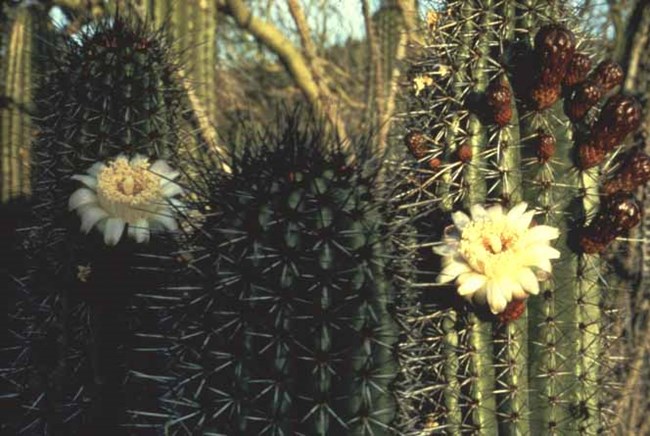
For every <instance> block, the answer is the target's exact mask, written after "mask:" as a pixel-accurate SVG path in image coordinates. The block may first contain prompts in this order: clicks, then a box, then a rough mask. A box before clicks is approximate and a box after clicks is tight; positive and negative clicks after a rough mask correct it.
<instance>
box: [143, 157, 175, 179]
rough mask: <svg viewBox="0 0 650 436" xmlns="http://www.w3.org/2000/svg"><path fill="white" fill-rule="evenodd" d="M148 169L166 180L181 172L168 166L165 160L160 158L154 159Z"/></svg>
mask: <svg viewBox="0 0 650 436" xmlns="http://www.w3.org/2000/svg"><path fill="white" fill-rule="evenodd" d="M149 170H150V171H151V172H153V173H154V174H156V175H159V176H161V177H162V178H164V179H167V180H174V179H175V178H177V177H178V176H179V175H180V174H181V173H180V172H178V171H176V170H175V169H173V168H172V167H170V166H169V164H168V163H167V162H165V161H164V160H161V159H159V160H157V161H155V162H154V163H153V165H151V167H149Z"/></svg>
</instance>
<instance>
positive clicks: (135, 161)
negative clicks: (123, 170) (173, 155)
mask: <svg viewBox="0 0 650 436" xmlns="http://www.w3.org/2000/svg"><path fill="white" fill-rule="evenodd" d="M148 161H149V158H148V157H147V156H145V155H142V154H140V153H136V154H134V155H133V157H132V158H131V160H130V161H129V165H131V166H133V165H136V164H139V163H140V162H148Z"/></svg>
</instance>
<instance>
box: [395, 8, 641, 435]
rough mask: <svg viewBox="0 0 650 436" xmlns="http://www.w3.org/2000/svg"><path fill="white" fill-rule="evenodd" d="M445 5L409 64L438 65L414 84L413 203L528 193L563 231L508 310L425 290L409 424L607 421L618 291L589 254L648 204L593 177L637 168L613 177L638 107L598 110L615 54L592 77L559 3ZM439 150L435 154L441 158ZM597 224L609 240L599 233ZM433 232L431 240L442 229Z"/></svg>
mask: <svg viewBox="0 0 650 436" xmlns="http://www.w3.org/2000/svg"><path fill="white" fill-rule="evenodd" d="M446 9H447V10H445V11H444V13H443V15H444V16H445V17H446V18H444V19H443V20H442V21H441V22H440V23H438V24H437V31H436V32H434V34H433V40H432V41H430V45H429V46H428V47H425V48H423V49H422V57H421V58H419V59H417V60H416V61H415V62H414V63H413V65H412V70H413V72H414V73H413V74H414V75H417V74H419V75H428V76H430V77H435V78H436V79H435V84H433V85H432V86H429V87H427V88H425V89H424V90H423V91H422V92H419V93H413V94H416V95H413V94H411V95H409V97H408V100H409V105H410V112H409V114H408V115H407V116H406V120H407V121H406V126H407V129H408V131H409V132H411V133H410V134H408V135H410V136H407V138H409V140H410V141H407V143H409V142H413V141H412V138H413V135H414V134H415V133H413V132H417V135H419V136H418V138H419V141H418V143H417V145H418V147H417V150H418V155H419V156H417V157H418V158H419V159H418V160H419V162H420V163H419V164H418V165H417V167H416V170H415V172H414V179H415V180H418V184H417V185H416V186H414V188H413V189H412V191H410V193H411V194H413V207H414V208H416V210H417V208H423V207H427V209H425V210H429V211H431V212H430V214H431V216H432V217H431V218H429V219H430V220H434V219H436V218H435V215H436V214H440V212H447V211H453V210H461V209H462V210H469V209H470V207H471V206H472V205H476V204H490V203H500V204H502V205H504V206H505V207H507V208H510V207H513V206H514V205H516V204H518V203H519V202H521V201H526V202H527V203H528V205H529V207H532V208H534V209H536V210H537V212H538V214H537V216H536V217H535V221H536V222H537V224H542V223H544V224H547V225H550V226H553V227H556V228H557V229H559V233H560V237H559V238H558V239H557V240H555V241H554V242H553V247H554V248H556V249H557V250H559V251H560V253H561V257H560V260H559V261H557V262H556V263H555V265H554V267H553V273H552V275H551V276H550V277H549V279H548V280H546V281H543V282H542V283H540V287H541V290H540V293H539V296H531V297H530V298H527V299H525V300H516V299H515V300H512V301H511V302H510V304H509V305H508V306H507V307H506V309H505V310H504V311H503V312H501V313H499V314H498V316H494V315H492V314H490V313H488V312H487V311H485V310H484V309H482V308H481V307H480V306H475V305H471V304H468V303H465V302H463V301H462V300H461V299H460V298H458V296H457V295H456V293H457V291H456V288H455V286H454V287H451V288H438V289H432V290H427V291H423V292H424V293H423V295H422V299H423V306H422V307H423V310H422V312H421V313H420V315H419V316H413V317H412V322H411V325H412V326H413V331H412V337H411V340H410V341H407V342H406V343H405V344H404V351H405V353H406V354H407V355H411V356H417V357H418V358H415V357H414V358H413V359H412V360H411V362H412V363H411V365H412V368H411V369H410V370H408V371H410V374H411V380H413V383H412V386H413V388H412V393H413V397H414V398H415V399H416V400H417V399H419V401H420V402H419V406H418V407H417V408H416V409H415V410H416V412H414V414H413V416H414V422H417V424H414V425H413V428H412V429H411V432H412V433H413V434H429V433H431V434H436V433H437V432H440V433H443V432H444V433H448V434H497V432H498V433H499V434H562V435H564V434H597V433H601V432H607V431H608V430H607V429H608V423H609V418H610V417H611V416H610V414H611V409H610V408H609V403H610V402H611V398H612V397H611V395H612V383H611V380H612V378H611V377H610V375H611V374H612V371H613V369H614V366H615V363H616V360H615V359H612V358H611V357H612V356H610V355H609V346H610V340H611V337H610V335H611V330H610V327H611V323H612V318H611V317H612V316H613V315H612V314H613V311H612V310H611V309H612V308H611V302H612V301H613V297H612V293H613V290H612V289H610V288H608V286H607V284H606V283H605V281H603V280H602V279H601V277H602V276H601V263H600V259H599V257H598V255H597V254H591V253H595V252H600V251H602V249H604V248H605V246H606V245H607V243H608V242H610V241H611V240H613V239H614V238H616V237H619V236H621V235H623V234H624V233H625V231H627V230H629V227H630V226H631V225H633V224H635V223H636V222H638V218H639V216H638V209H637V208H636V207H635V206H634V205H633V202H632V201H631V200H630V199H629V197H627V196H622V197H621V196H620V195H619V194H616V195H612V196H611V197H608V196H607V195H604V194H603V192H601V191H600V190H599V179H600V174H599V170H598V168H596V166H598V165H600V164H602V163H605V162H606V165H605V166H604V168H605V172H606V176H607V177H611V178H613V179H616V178H617V177H618V178H620V177H623V178H625V177H627V176H625V174H626V171H628V170H627V168H622V169H621V176H616V175H615V174H613V171H612V169H611V168H612V165H611V155H612V153H613V152H618V151H617V150H618V147H619V146H620V145H622V144H623V142H624V140H625V139H626V137H627V136H628V134H629V133H631V132H632V131H634V130H635V129H636V128H637V127H638V122H639V118H640V113H639V110H638V109H639V108H638V104H637V103H636V102H635V101H634V99H631V98H628V97H624V96H620V95H616V96H613V97H610V98H609V99H608V101H607V103H606V104H605V105H604V108H603V109H602V111H601V112H600V115H599V116H597V117H596V119H597V120H596V121H595V122H593V119H594V117H595V116H596V113H597V112H598V108H599V106H600V105H599V104H598V103H599V102H600V101H602V99H603V98H602V97H605V96H607V95H609V94H612V93H614V92H615V91H616V89H614V88H615V87H617V85H619V84H620V75H619V74H618V71H619V70H618V68H619V67H617V66H616V65H614V64H612V63H602V64H600V66H598V67H597V68H596V69H595V70H594V71H593V72H592V73H591V74H588V71H587V70H590V66H589V65H588V64H589V62H586V59H587V57H589V58H591V57H592V56H591V55H587V54H586V53H583V51H585V50H588V47H585V45H584V44H578V43H577V42H578V41H579V40H580V35H579V31H577V30H576V29H577V26H576V25H575V24H574V22H573V21H574V20H573V18H572V16H571V14H570V12H569V11H568V10H567V7H566V6H565V5H564V4H563V3H562V2H549V1H528V0H526V1H506V2H501V1H476V2H475V1H462V2H448V3H447V5H446ZM576 35H577V36H576ZM429 47H431V48H429ZM576 47H579V49H580V51H579V52H578V53H579V55H578V57H577V58H576V57H575V54H576V50H577V48H576ZM574 60H575V62H574ZM588 81H589V82H591V83H593V84H594V86H595V87H596V88H597V91H598V95H597V96H596V97H595V98H594V99H593V101H592V100H591V99H590V101H589V106H588V107H586V108H579V109H580V116H571V117H569V116H567V113H569V114H571V113H572V112H571V110H572V108H571V105H570V104H569V102H573V101H577V100H579V99H578V98H577V96H579V95H581V94H580V87H581V86H583V84H584V83H587V82H588ZM509 95H511V96H512V98H508V96H509ZM581 98H582V97H581ZM592 107H593V113H588V111H589V110H592V109H591V108H592ZM573 109H575V108H573ZM565 110H566V113H565ZM575 110H576V112H577V111H578V109H575ZM619 115H620V116H619ZM570 118H572V119H574V120H578V119H580V120H584V122H582V121H580V122H572V121H571V119H570ZM599 134H600V136H599ZM590 141H591V142H590ZM592 151H593V152H594V153H592ZM584 155H589V157H590V159H591V157H592V155H593V159H592V160H591V161H589V162H587V160H589V159H586V160H585V159H582V157H581V156H584ZM432 157H435V158H437V159H440V160H441V162H440V165H439V166H438V167H437V169H434V170H432V169H431V166H430V165H428V161H429V159H430V158H432ZM586 168H591V169H586ZM612 183H613V182H612ZM621 184H627V182H624V183H619V185H621ZM611 186H613V185H611V183H610V188H609V189H613V188H611ZM601 195H603V196H602V199H603V201H602V203H603V204H602V206H600V207H599V203H601V201H599V200H600V197H601ZM438 231H439V230H438ZM600 231H603V232H607V233H608V237H607V238H600V237H597V238H594V235H596V234H600ZM432 232H433V234H432V235H431V236H430V237H429V238H428V239H427V240H426V241H425V242H426V244H425V245H424V247H429V246H430V244H431V243H435V242H436V241H437V240H440V239H442V235H437V236H436V230H435V227H434V228H433V230H432ZM596 239H597V240H596ZM605 239H608V240H607V241H606V240H605ZM581 242H582V244H581ZM590 243H591V244H590ZM595 245H598V249H596V248H595ZM428 256H431V255H428ZM437 261H438V259H437V258H435V257H433V258H430V259H427V258H425V261H424V262H425V263H424V265H423V267H422V268H423V269H425V270H429V271H431V279H429V280H427V279H424V280H423V281H424V282H425V283H428V282H431V281H433V278H435V276H436V275H437V274H438V272H439V271H440V266H439V265H438V264H436V262H437ZM441 294H442V295H441ZM418 368H419V369H418ZM418 413H419V416H417V414H418Z"/></svg>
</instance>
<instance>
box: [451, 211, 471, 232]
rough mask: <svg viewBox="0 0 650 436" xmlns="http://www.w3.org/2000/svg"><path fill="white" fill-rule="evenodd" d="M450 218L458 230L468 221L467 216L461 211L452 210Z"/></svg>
mask: <svg viewBox="0 0 650 436" xmlns="http://www.w3.org/2000/svg"><path fill="white" fill-rule="evenodd" d="M451 219H452V220H453V221H454V225H455V226H456V228H457V229H458V230H460V231H462V230H463V229H464V228H465V226H467V224H469V223H470V219H469V217H468V216H467V215H466V214H465V213H463V212H460V211H458V212H454V213H453V214H451Z"/></svg>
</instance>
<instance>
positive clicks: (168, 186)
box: [161, 182, 183, 197]
mask: <svg viewBox="0 0 650 436" xmlns="http://www.w3.org/2000/svg"><path fill="white" fill-rule="evenodd" d="M161 192H162V195H164V196H165V197H173V196H175V195H179V194H182V193H183V188H181V187H180V186H178V184H177V183H174V182H167V183H165V184H164V185H163V186H162V190H161Z"/></svg>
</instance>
